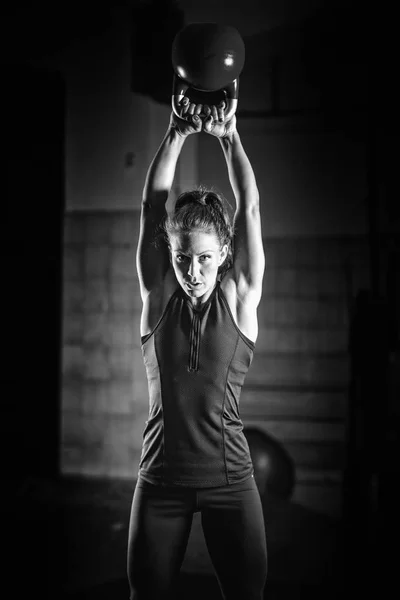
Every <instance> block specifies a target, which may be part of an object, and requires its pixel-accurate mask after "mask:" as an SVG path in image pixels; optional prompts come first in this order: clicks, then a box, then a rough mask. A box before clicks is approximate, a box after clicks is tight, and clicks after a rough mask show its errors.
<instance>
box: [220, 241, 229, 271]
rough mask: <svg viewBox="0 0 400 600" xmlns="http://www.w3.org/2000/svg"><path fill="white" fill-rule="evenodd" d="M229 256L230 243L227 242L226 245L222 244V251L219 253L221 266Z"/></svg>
mask: <svg viewBox="0 0 400 600" xmlns="http://www.w3.org/2000/svg"><path fill="white" fill-rule="evenodd" d="M227 256H228V244H225V245H224V246H222V248H221V250H220V253H219V262H218V266H219V267H220V266H221V265H222V263H223V262H224V261H225V259H226V257H227Z"/></svg>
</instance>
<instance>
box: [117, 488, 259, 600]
mask: <svg viewBox="0 0 400 600" xmlns="http://www.w3.org/2000/svg"><path fill="white" fill-rule="evenodd" d="M198 511H199V512H201V522H202V527H203V532H204V538H205V541H206V544H207V548H208V551H209V554H210V558H211V561H212V564H213V566H214V569H215V573H216V576H217V579H218V582H219V585H220V588H221V592H222V596H223V598H224V599H225V600H261V599H262V598H263V592H264V586H265V582H266V578H267V545H266V539H265V526H264V517H263V511H262V506H261V500H260V495H259V492H258V489H257V486H256V483H255V480H254V478H253V477H250V478H249V479H247V480H246V481H244V482H242V483H236V484H233V485H227V486H224V487H214V488H205V489H199V488H197V489H190V488H180V487H161V486H155V485H151V484H149V483H146V482H145V481H143V480H141V479H139V480H138V482H137V485H136V489H135V493H134V496H133V501H132V511H131V520H130V526H129V543H128V578H129V585H130V590H131V594H130V600H166V599H168V600H169V598H174V589H176V588H175V586H176V583H177V579H178V576H179V571H180V568H181V565H182V563H183V559H184V556H185V551H186V547H187V544H188V540H189V534H190V529H191V525H192V520H193V514H194V513H195V512H198ZM175 598H176V596H175Z"/></svg>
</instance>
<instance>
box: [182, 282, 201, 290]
mask: <svg viewBox="0 0 400 600" xmlns="http://www.w3.org/2000/svg"><path fill="white" fill-rule="evenodd" d="M185 285H186V287H187V288H189V290H197V289H198V288H199V287H201V286H202V285H203V284H202V283H200V282H197V283H189V281H186V282H185Z"/></svg>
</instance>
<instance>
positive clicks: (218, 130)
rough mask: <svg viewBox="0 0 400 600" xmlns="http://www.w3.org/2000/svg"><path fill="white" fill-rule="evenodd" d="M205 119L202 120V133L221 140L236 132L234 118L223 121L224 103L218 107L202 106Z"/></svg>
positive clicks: (233, 116)
mask: <svg viewBox="0 0 400 600" xmlns="http://www.w3.org/2000/svg"><path fill="white" fill-rule="evenodd" d="M203 112H204V113H205V115H206V116H205V117H204V118H203V131H205V132H206V133H209V134H210V135H214V136H215V137H218V138H223V137H225V136H227V135H230V134H231V133H233V132H234V131H235V130H236V116H235V115H232V117H231V118H230V119H229V120H228V121H226V120H225V102H223V101H222V102H221V103H220V104H219V105H218V106H215V105H213V106H207V105H204V106H203Z"/></svg>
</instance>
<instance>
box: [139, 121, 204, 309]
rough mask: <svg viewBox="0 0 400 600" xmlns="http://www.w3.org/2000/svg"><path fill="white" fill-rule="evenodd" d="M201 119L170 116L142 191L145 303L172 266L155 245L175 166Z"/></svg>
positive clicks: (142, 287) (161, 246)
mask: <svg viewBox="0 0 400 600" xmlns="http://www.w3.org/2000/svg"><path fill="white" fill-rule="evenodd" d="M201 128H202V123H201V121H200V119H199V118H198V117H193V118H192V119H191V121H184V120H183V119H179V118H178V117H176V115H175V114H174V113H172V114H171V118H170V123H169V126H168V129H167V131H166V133H165V135H164V138H163V140H162V142H161V144H160V146H159V148H158V150H157V152H156V154H155V156H154V158H153V160H152V162H151V164H150V166H149V169H148V172H147V176H146V181H145V185H144V188H143V196H142V206H141V215H140V233H139V240H138V245H137V252H136V267H137V272H138V277H139V283H140V291H141V296H142V300H143V301H144V299H145V298H146V297H147V295H148V293H149V292H150V291H151V290H152V289H154V288H155V287H156V286H158V285H159V284H160V283H161V282H162V280H163V278H164V276H165V274H166V272H167V270H168V266H169V257H168V249H167V248H166V246H165V244H163V243H160V244H155V237H156V235H157V231H158V228H159V226H160V224H161V223H162V221H163V219H164V217H165V214H166V209H165V204H166V202H167V200H168V196H169V193H170V191H171V187H172V184H173V181H174V176H175V169H176V164H177V161H178V158H179V155H180V153H181V150H182V147H183V144H184V142H185V139H186V137H187V136H188V135H190V134H191V133H196V132H198V131H201Z"/></svg>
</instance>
